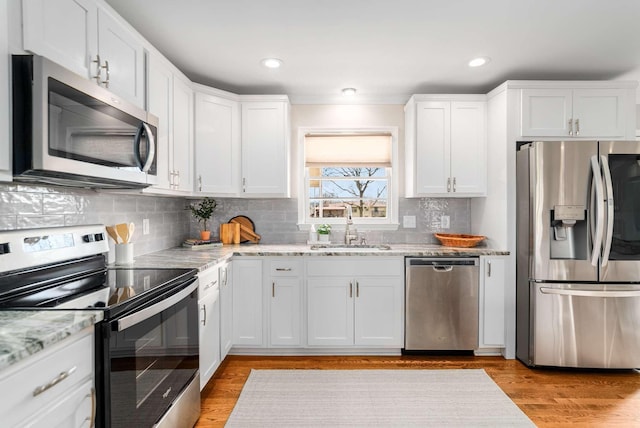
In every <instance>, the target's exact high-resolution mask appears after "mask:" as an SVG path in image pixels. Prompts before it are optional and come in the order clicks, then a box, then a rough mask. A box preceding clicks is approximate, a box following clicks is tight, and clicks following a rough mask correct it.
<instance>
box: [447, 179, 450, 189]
mask: <svg viewBox="0 0 640 428" xmlns="http://www.w3.org/2000/svg"><path fill="white" fill-rule="evenodd" d="M447 192H451V177H449V178H447Z"/></svg>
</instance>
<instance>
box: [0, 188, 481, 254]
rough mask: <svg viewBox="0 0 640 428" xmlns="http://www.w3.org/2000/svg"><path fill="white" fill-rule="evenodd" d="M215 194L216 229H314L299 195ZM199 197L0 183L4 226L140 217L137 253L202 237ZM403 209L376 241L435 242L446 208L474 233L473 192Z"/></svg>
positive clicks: (456, 223)
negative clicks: (406, 221)
mask: <svg viewBox="0 0 640 428" xmlns="http://www.w3.org/2000/svg"><path fill="white" fill-rule="evenodd" d="M216 201H217V202H218V206H217V208H216V210H215V211H214V214H213V219H212V222H211V230H212V231H214V235H217V231H218V230H219V225H220V223H226V222H228V221H229V220H230V219H231V218H233V217H234V216H237V215H245V216H247V217H249V218H251V219H252V220H253V222H254V223H255V229H256V232H257V233H259V234H260V235H261V236H262V240H261V242H262V243H265V244H287V243H298V244H299V243H305V242H306V241H307V238H308V233H307V232H305V231H300V230H298V226H297V221H298V201H297V200H296V199H239V198H216ZM193 202H199V201H197V200H196V201H193V200H187V199H185V198H181V197H159V196H151V195H135V194H133V195H132V194H123V193H117V192H107V191H94V190H85V189H72V188H64V187H57V186H30V185H23V184H15V183H14V184H4V185H3V184H0V230H11V229H17V228H21V229H22V228H31V227H52V226H71V225H77V224H92V223H101V224H108V225H109V224H117V223H125V222H134V223H135V225H136V231H135V233H134V236H133V239H132V242H134V243H135V254H136V255H140V254H146V253H150V252H154V251H158V250H162V249H165V248H171V247H175V246H177V245H180V244H181V243H182V241H184V240H185V239H186V238H188V237H197V236H198V232H199V230H200V225H199V224H198V222H197V221H196V220H195V219H194V218H193V216H191V213H190V212H189V210H188V209H186V206H187V205H188V204H189V203H193ZM398 212H399V219H400V223H401V225H400V227H399V228H398V230H397V231H369V232H366V237H367V239H368V241H369V242H370V243H390V244H393V243H436V241H435V238H434V237H433V232H438V231H445V230H443V229H442V228H441V224H440V218H441V216H442V215H448V216H449V217H450V221H451V227H450V228H449V229H448V230H446V232H451V233H469V230H470V228H471V215H470V200H469V199H447V198H423V199H404V198H401V199H400V201H399V207H398ZM405 215H410V216H416V228H407V229H405V228H403V227H402V217H403V216H405ZM144 218H148V219H149V224H150V233H149V234H148V235H143V234H142V219H144ZM337 233H338V234H340V232H337ZM334 239H335V238H334ZM337 239H341V237H340V238H337Z"/></svg>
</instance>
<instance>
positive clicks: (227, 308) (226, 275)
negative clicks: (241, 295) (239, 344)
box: [218, 262, 233, 360]
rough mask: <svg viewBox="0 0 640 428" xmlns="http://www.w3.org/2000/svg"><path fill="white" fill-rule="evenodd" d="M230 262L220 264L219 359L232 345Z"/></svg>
mask: <svg viewBox="0 0 640 428" xmlns="http://www.w3.org/2000/svg"><path fill="white" fill-rule="evenodd" d="M231 266H232V263H231V262H225V263H222V264H221V265H220V269H219V271H218V274H219V278H220V279H219V281H220V360H224V358H225V357H226V356H227V354H229V350H230V349H231V346H233V282H232V274H231Z"/></svg>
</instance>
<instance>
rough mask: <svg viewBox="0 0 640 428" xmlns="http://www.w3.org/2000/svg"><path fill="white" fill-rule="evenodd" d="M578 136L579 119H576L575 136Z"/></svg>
mask: <svg viewBox="0 0 640 428" xmlns="http://www.w3.org/2000/svg"><path fill="white" fill-rule="evenodd" d="M578 135H580V119H576V136H578Z"/></svg>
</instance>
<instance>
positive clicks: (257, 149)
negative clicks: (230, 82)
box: [242, 101, 289, 197]
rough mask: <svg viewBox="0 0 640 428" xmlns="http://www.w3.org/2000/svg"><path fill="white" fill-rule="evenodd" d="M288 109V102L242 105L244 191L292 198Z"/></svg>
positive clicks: (247, 193)
mask: <svg viewBox="0 0 640 428" xmlns="http://www.w3.org/2000/svg"><path fill="white" fill-rule="evenodd" d="M287 115H288V108H287V104H286V103H285V102H280V101H278V102H244V103H242V192H243V193H244V194H245V195H247V196H252V195H253V196H283V197H288V196H289V183H288V181H289V135H288V118H287Z"/></svg>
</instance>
